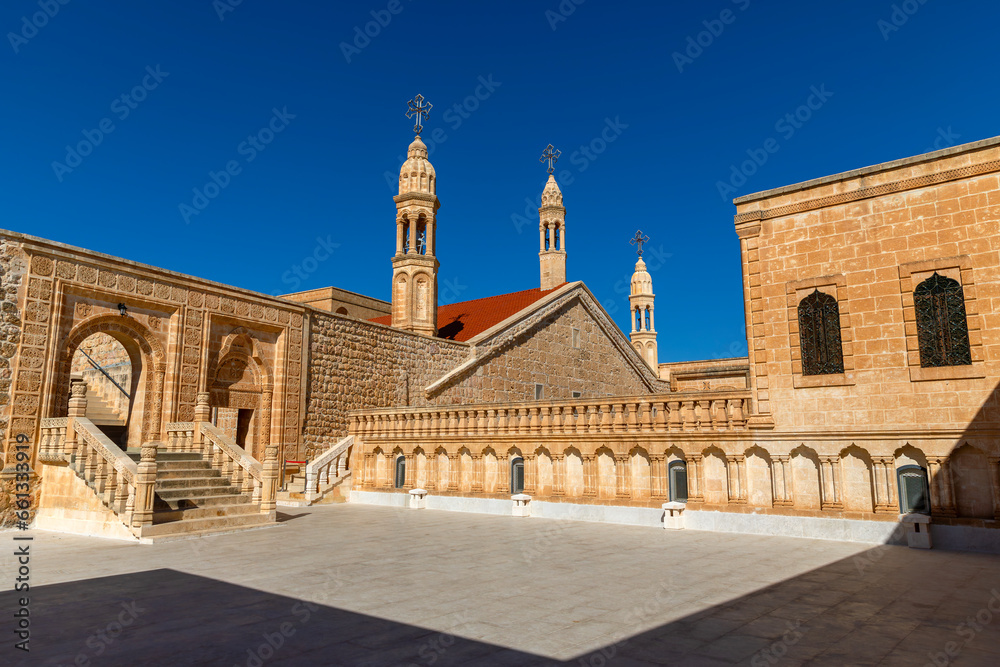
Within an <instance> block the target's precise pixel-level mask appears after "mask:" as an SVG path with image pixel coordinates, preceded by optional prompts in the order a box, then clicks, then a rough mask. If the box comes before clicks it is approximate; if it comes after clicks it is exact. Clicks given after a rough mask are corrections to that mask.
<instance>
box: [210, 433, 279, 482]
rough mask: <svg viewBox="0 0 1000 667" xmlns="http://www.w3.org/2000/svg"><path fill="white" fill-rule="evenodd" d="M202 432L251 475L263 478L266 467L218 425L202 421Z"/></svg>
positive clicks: (256, 478)
mask: <svg viewBox="0 0 1000 667" xmlns="http://www.w3.org/2000/svg"><path fill="white" fill-rule="evenodd" d="M201 432H202V434H203V435H205V436H207V437H208V439H209V440H210V441H211V442H212V444H214V445H215V446H216V447H218V448H219V449H221V450H222V451H223V452H225V453H226V455H227V456H229V458H231V459H232V460H234V461H235V462H236V463H238V464H239V465H240V467H241V468H243V469H244V470H246V471H247V472H248V473H249V474H250V476H251V477H253V478H254V479H255V480H257V481H258V482H261V481H262V480H263V474H264V467H263V466H262V465H261V464H260V462H259V461H257V459H255V458H254V457H252V456H250V455H249V454H247V453H246V450H245V449H243V448H242V447H240V446H239V445H237V444H236V442H235V441H234V440H233V439H232V438H230V437H229V436H227V435H226V434H225V433H223V432H222V430H220V429H219V428H218V427H216V426H212V424H211V423H209V422H202V424H201Z"/></svg>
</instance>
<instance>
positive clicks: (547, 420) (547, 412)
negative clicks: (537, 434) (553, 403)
mask: <svg viewBox="0 0 1000 667" xmlns="http://www.w3.org/2000/svg"><path fill="white" fill-rule="evenodd" d="M555 409H556V410H558V409H559V408H555ZM541 411H542V415H541V418H540V419H539V421H540V426H539V428H540V429H541V432H542V433H544V434H545V435H548V434H550V433H552V407H550V406H548V405H545V406H542V408H541Z"/></svg>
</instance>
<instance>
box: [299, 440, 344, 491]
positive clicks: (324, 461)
mask: <svg viewBox="0 0 1000 667" xmlns="http://www.w3.org/2000/svg"><path fill="white" fill-rule="evenodd" d="M353 444H354V437H353V436H347V437H346V438H344V439H343V440H341V441H340V442H338V443H337V444H336V445H334V446H333V447H331V448H330V449H328V450H326V451H325V452H323V453H322V454H320V455H319V456H317V457H316V458H315V459H313V460H312V461H310V462H309V463H308V464H307V465H306V487H305V494H306V499H307V500H310V501H311V500H314V499H315V498H317V497H318V496H319V492H320V489H321V488H323V487H324V486H326V485H328V484H330V483H331V482H335V481H336V480H338V479H340V478H341V477H342V476H343V475H345V474H346V473H347V471H348V470H347V469H348V466H349V457H350V449H351V446H352V445H353Z"/></svg>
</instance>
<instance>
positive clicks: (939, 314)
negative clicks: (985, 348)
mask: <svg viewBox="0 0 1000 667" xmlns="http://www.w3.org/2000/svg"><path fill="white" fill-rule="evenodd" d="M913 308H914V311H915V314H916V319H917V342H918V345H919V347H920V365H921V366H922V367H924V368H934V367H938V366H968V365H971V364H972V350H971V348H970V346H969V325H968V323H967V322H966V315H965V293H964V292H963V291H962V286H961V285H960V284H959V283H958V281H956V280H952V279H951V278H946V277H944V276H942V275H940V274H939V273H935V274H934V275H932V276H931V277H930V278H928V279H927V280H925V281H924V282H922V283H920V284H919V285H917V288H916V289H915V290H913Z"/></svg>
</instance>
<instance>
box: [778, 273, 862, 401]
mask: <svg viewBox="0 0 1000 667" xmlns="http://www.w3.org/2000/svg"><path fill="white" fill-rule="evenodd" d="M815 290H819V291H820V292H823V293H824V294H829V295H830V296H832V297H833V298H835V299H836V300H837V310H838V311H839V312H840V344H841V347H842V349H843V353H844V372H843V373H836V374H832V375H803V374H802V343H801V339H800V338H799V303H800V302H801V301H802V299H804V298H806V297H807V296H809V295H810V294H812V293H813V291H815ZM785 293H786V297H787V303H788V338H789V347H790V348H791V355H792V356H791V359H792V385H793V386H794V387H795V388H796V389H803V388H806V387H847V386H851V385H853V384H854V334H853V333H852V331H851V313H850V308H849V307H848V304H847V279H846V278H844V275H843V274H836V275H832V276H820V277H818V278H807V279H805V280H795V281H792V282H789V283H787V284H786V289H785Z"/></svg>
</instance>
